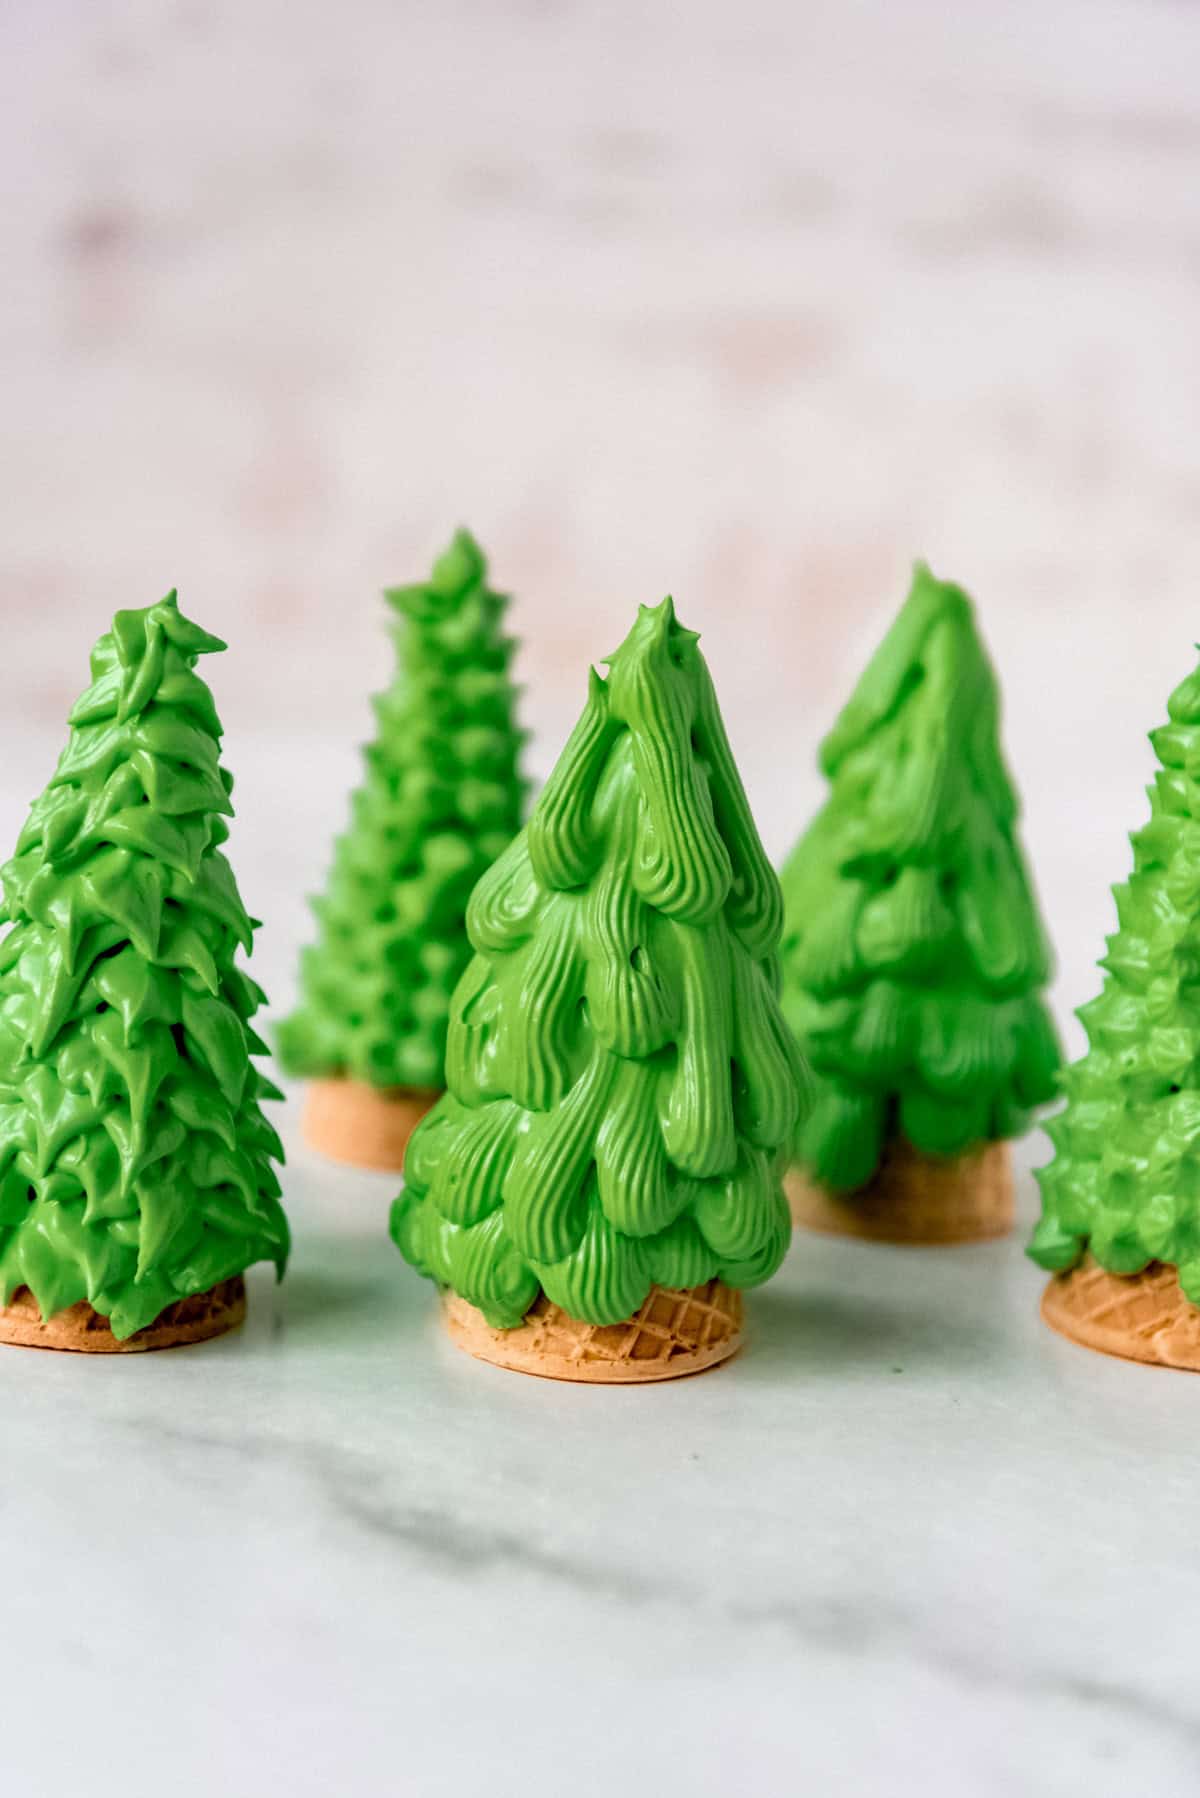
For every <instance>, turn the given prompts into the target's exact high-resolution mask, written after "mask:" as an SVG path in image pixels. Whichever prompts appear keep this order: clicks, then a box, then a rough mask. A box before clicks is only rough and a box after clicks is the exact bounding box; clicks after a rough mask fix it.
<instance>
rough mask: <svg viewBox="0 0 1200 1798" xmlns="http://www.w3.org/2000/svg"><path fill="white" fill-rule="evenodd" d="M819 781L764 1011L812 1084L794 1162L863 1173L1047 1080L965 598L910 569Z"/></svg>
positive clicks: (1027, 941)
mask: <svg viewBox="0 0 1200 1798" xmlns="http://www.w3.org/2000/svg"><path fill="white" fill-rule="evenodd" d="M820 759H821V768H822V770H823V772H824V773H825V774H826V776H827V777H828V779H829V781H830V785H831V791H830V795H829V798H828V800H827V801H826V803H825V805H824V807H823V808H822V810H821V811H820V812H819V813H818V814H817V816H816V818H815V819H814V820H813V822H812V824H811V825H810V827H809V829H808V830H807V832H806V833H805V835H804V836H803V837H802V838H801V840H800V842H799V843H798V844H797V846H796V848H795V850H794V851H793V852H792V855H791V857H790V858H789V860H788V861H787V863H786V865H785V867H784V869H783V875H782V881H783V892H784V901H785V908H786V923H785V929H784V940H783V951H782V958H783V979H784V994H783V1002H784V1010H785V1012H786V1014H787V1017H788V1021H789V1023H790V1024H791V1026H792V1028H793V1029H794V1030H795V1032H796V1034H797V1036H798V1038H799V1040H800V1042H801V1045H802V1046H803V1048H804V1050H805V1052H806V1054H807V1056H808V1058H809V1060H810V1062H811V1063H812V1066H813V1070H814V1073H815V1075H816V1081H817V1092H816V1101H815V1103H814V1105H813V1108H812V1110H811V1112H810V1114H809V1116H808V1118H807V1119H806V1120H805V1121H804V1123H803V1124H802V1126H801V1128H800V1130H799V1131H798V1133H797V1137H796V1143H795V1152H796V1156H797V1159H798V1160H799V1161H800V1162H801V1163H803V1164H804V1165H805V1166H806V1167H807V1168H809V1169H810V1170H811V1171H812V1173H813V1174H814V1175H815V1176H816V1178H817V1179H818V1180H820V1181H821V1182H822V1183H823V1184H824V1185H826V1186H827V1187H829V1188H831V1189H833V1190H834V1191H840V1192H848V1191H852V1190H853V1189H854V1188H856V1187H859V1186H861V1185H863V1184H864V1183H865V1182H866V1181H868V1180H869V1179H870V1178H871V1176H872V1174H873V1173H874V1172H875V1170H876V1168H877V1167H878V1165H879V1160H880V1157H881V1154H882V1152H883V1149H884V1145H885V1143H886V1142H887V1141H888V1140H889V1139H890V1138H891V1137H892V1136H894V1135H896V1134H899V1135H902V1136H903V1137H905V1138H907V1140H908V1141H909V1142H910V1143H911V1144H912V1145H913V1146H914V1147H915V1148H917V1149H920V1150H923V1151H925V1152H926V1153H929V1154H943V1155H953V1154H957V1153H960V1152H961V1151H963V1150H965V1149H967V1148H969V1147H971V1146H972V1145H974V1144H977V1143H980V1142H984V1141H988V1140H995V1139H1000V1138H1004V1137H1011V1136H1017V1135H1019V1134H1021V1132H1022V1131H1023V1130H1025V1129H1026V1128H1027V1126H1028V1122H1029V1119H1030V1115H1031V1113H1032V1112H1033V1110H1034V1109H1035V1108H1036V1107H1038V1106H1040V1105H1042V1104H1043V1103H1045V1102H1046V1101H1047V1100H1049V1099H1051V1098H1052V1097H1053V1096H1054V1094H1055V1092H1056V1090H1057V1077H1058V1069H1059V1063H1060V1053H1059V1046H1058V1038H1057V1035H1056V1032H1055V1029H1054V1025H1053V1023H1052V1022H1051V1019H1050V1016H1049V1013H1048V1011H1047V1009H1046V1007H1045V1004H1044V1002H1043V999H1042V989H1043V988H1044V986H1045V984H1046V981H1047V979H1048V978H1049V972H1050V956H1049V951H1048V947H1047V943H1046V938H1045V934H1044V932H1043V929H1042V925H1041V921H1040V919H1039V916H1038V911H1037V905H1036V902H1035V899H1034V895H1033V890H1032V887H1031V884H1030V880H1029V876H1028V873H1027V871H1026V867H1025V863H1024V858H1023V856H1022V853H1021V848H1020V845H1019V842H1018V837H1017V819H1018V804H1017V798H1016V794H1015V792H1014V790H1013V786H1012V782H1011V780H1010V778H1009V775H1008V772H1007V770H1006V768H1005V765H1004V760H1003V757H1002V754H1001V750H1000V740H999V698H998V693H997V686H996V678H995V675H994V673H993V671H992V668H991V665H990V664H989V662H988V659H987V655H986V653H985V651H984V649H983V645H982V644H981V642H980V640H979V636H978V634H977V631H976V627H975V621H974V617H973V613H972V608H971V603H970V600H969V599H968V598H967V596H966V594H965V593H964V592H962V590H961V589H960V588H958V587H955V586H952V585H950V584H949V583H947V582H944V581H939V580H936V579H935V578H934V576H933V575H932V574H931V573H930V571H929V569H928V568H926V567H925V566H924V565H923V564H918V565H917V568H916V570H915V573H914V576H913V582H912V588H911V590H910V592H909V596H908V599H907V601H906V602H905V605H904V606H903V608H902V610H901V612H900V614H899V616H898V617H897V619H896V621H895V623H894V624H893V626H892V629H891V630H890V632H889V633H888V635H887V637H886V638H885V639H884V641H883V643H882V644H881V645H880V647H879V649H878V650H877V651H876V654H875V655H874V657H873V658H872V660H871V662H870V663H869V664H868V666H867V668H866V670H865V671H864V673H863V675H862V678H861V680H860V681H859V684H858V687H857V688H856V690H855V692H854V694H853V696H852V697H851V699H850V701H849V703H848V704H847V705H846V707H845V709H844V711H843V712H842V714H841V716H840V717H839V718H838V720H837V722H836V724H835V725H834V727H833V729H832V731H831V732H830V733H829V735H828V737H827V738H826V740H825V742H824V744H823V745H822V748H821V758H820Z"/></svg>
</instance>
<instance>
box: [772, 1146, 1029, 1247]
mask: <svg viewBox="0 0 1200 1798" xmlns="http://www.w3.org/2000/svg"><path fill="white" fill-rule="evenodd" d="M786 1186H787V1195H788V1203H789V1204H790V1206H791V1211H792V1221H793V1223H795V1224H798V1225H801V1226H802V1227H804V1228H805V1229H809V1230H820V1231H823V1232H825V1233H826V1234H828V1235H833V1236H859V1237H863V1238H866V1239H867V1240H869V1241H872V1242H901V1243H954V1242H980V1241H986V1240H987V1239H988V1238H990V1237H996V1236H1006V1235H1007V1234H1008V1232H1009V1231H1010V1230H1011V1229H1012V1227H1013V1213H1014V1203H1013V1178H1012V1164H1011V1159H1010V1156H1009V1149H1008V1144H1007V1143H1003V1142H992V1143H985V1144H983V1145H982V1146H981V1147H980V1148H978V1149H973V1150H972V1151H970V1153H968V1154H966V1155H955V1156H951V1157H948V1158H943V1157H939V1156H935V1155H924V1154H922V1153H921V1151H920V1150H919V1149H914V1148H913V1147H912V1146H911V1144H909V1143H906V1142H903V1141H901V1140H896V1141H893V1142H892V1143H891V1144H889V1146H888V1148H887V1150H886V1151H885V1153H884V1158H883V1161H882V1163H881V1165H880V1167H879V1170H878V1172H877V1173H876V1174H875V1175H874V1176H873V1178H872V1179H871V1180H870V1181H869V1182H868V1183H867V1185H866V1186H864V1187H861V1188H860V1189H859V1190H858V1191H857V1192H853V1193H846V1194H834V1193H830V1192H826V1191H825V1190H824V1189H823V1188H822V1187H819V1186H817V1185H815V1184H814V1183H813V1182H812V1181H811V1180H810V1179H809V1178H808V1176H807V1175H806V1174H805V1173H804V1172H803V1171H802V1170H801V1169H799V1168H793V1169H792V1170H791V1172H790V1173H789V1174H788V1177H787V1182H786Z"/></svg>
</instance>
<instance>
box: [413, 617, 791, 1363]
mask: <svg viewBox="0 0 1200 1798" xmlns="http://www.w3.org/2000/svg"><path fill="white" fill-rule="evenodd" d="M608 666H609V676H608V679H607V681H605V680H603V679H601V677H600V676H599V675H597V674H595V673H593V675H592V677H591V681H590V688H589V695H588V702H587V707H586V710H585V711H584V713H583V716H582V717H581V719H580V721H579V723H578V725H577V726H576V729H575V731H574V733H573V734H572V736H571V738H570V739H569V741H568V743H567V746H566V748H565V750H564V751H563V754H562V757H561V758H560V760H559V763H558V766H557V767H556V769H555V771H554V773H553V774H552V775H551V777H550V780H549V782H548V784H547V786H546V788H545V790H544V791H543V793H542V795H541V797H540V799H539V802H538V804H537V807H536V809H535V811H534V814H533V817H532V819H531V820H530V823H529V825H528V827H527V828H526V829H525V830H524V831H522V832H521V834H520V836H519V837H518V838H517V839H516V841H515V842H514V843H513V844H512V846H511V848H509V849H508V851H507V852H506V853H505V854H504V855H503V856H502V857H501V858H500V860H499V861H498V862H497V863H496V865H495V867H493V868H492V869H491V871H490V872H489V873H488V874H487V875H486V877H485V878H484V879H483V880H482V881H481V882H480V884H479V886H478V887H477V888H476V890H475V893H474V895H473V897H472V899H471V905H470V910H469V912H468V919H467V928H468V932H469V935H470V938H471V942H472V944H473V946H474V949H475V952H476V953H475V956H474V959H473V961H472V962H471V965H470V967H469V969H468V971H467V973H466V975H465V976H464V978H463V981H462V984H461V985H460V987H459V989H458V992H457V993H456V995H455V1000H454V1008H453V1017H452V1022H451V1028H450V1041H449V1050H448V1056H447V1083H448V1086H449V1089H450V1090H449V1092H448V1093H447V1094H446V1095H445V1096H444V1097H443V1099H442V1100H441V1101H440V1103H439V1104H438V1105H437V1106H436V1107H435V1108H434V1110H433V1111H432V1112H430V1113H429V1115H428V1116H427V1117H426V1119H425V1120H424V1122H423V1123H422V1124H421V1125H420V1126H419V1128H418V1130H417V1132H416V1134H415V1135H414V1136H413V1139H412V1142H411V1144H410V1147H409V1151H408V1157H407V1161H406V1164H405V1189H404V1192H403V1193H402V1194H401V1196H400V1198H399V1199H398V1200H397V1201H396V1204H395V1206H394V1208H393V1212H392V1234H393V1236H394V1238H395V1240H396V1242H397V1244H398V1246H399V1247H400V1249H401V1252H402V1253H403V1254H404V1255H405V1257H406V1259H407V1260H409V1261H410V1262H411V1263H412V1264H413V1265H414V1266H415V1267H416V1268H418V1269H419V1270H420V1271H421V1272H422V1273H425V1274H428V1275H430V1276H431V1277H432V1278H433V1279H435V1280H437V1281H438V1282H440V1283H441V1284H442V1285H445V1286H449V1287H452V1288H453V1289H454V1290H455V1291H456V1292H458V1293H460V1294H461V1295H462V1296H463V1297H464V1298H466V1299H467V1300H469V1301H470V1302H471V1303H472V1304H474V1305H477V1306H478V1307H479V1308H480V1309H481V1310H482V1311H483V1312H484V1314H485V1316H486V1317H487V1318H488V1320H489V1322H491V1323H492V1324H493V1325H494V1326H496V1327H500V1328H504V1327H509V1326H512V1325H515V1324H517V1323H519V1322H520V1320H521V1318H522V1317H523V1316H524V1314H525V1313H526V1311H527V1310H528V1309H529V1306H530V1305H531V1304H532V1303H533V1301H534V1299H535V1298H536V1296H537V1294H538V1290H539V1288H541V1289H543V1290H544V1291H545V1292H546V1294H547V1295H548V1296H549V1298H550V1299H551V1300H552V1301H553V1302H554V1303H556V1304H558V1305H560V1306H562V1307H563V1309H564V1310H565V1311H567V1312H568V1313H569V1314H570V1315H571V1316H573V1317H576V1318H579V1319H582V1320H583V1321H585V1322H589V1323H596V1324H604V1323H614V1322H619V1321H620V1320H621V1319H623V1318H625V1317H628V1316H629V1315H630V1314H631V1313H632V1312H634V1311H636V1310H637V1308H638V1306H639V1305H640V1304H641V1302H642V1300H643V1299H644V1298H645V1296H646V1294H647V1292H648V1291H649V1288H650V1286H651V1285H652V1284H653V1283H654V1282H658V1283H659V1284H661V1285H665V1286H676V1287H688V1286H695V1285H699V1284H701V1283H703V1282H704V1281H706V1280H709V1279H712V1278H714V1277H716V1276H720V1277H721V1278H722V1279H723V1280H725V1281H727V1282H728V1283H729V1284H730V1285H733V1286H751V1285H754V1284H756V1283H757V1282H759V1281H762V1280H765V1279H767V1277H768V1276H769V1275H770V1274H772V1273H773V1272H774V1271H775V1269H776V1267H777V1266H778V1265H779V1262H780V1260H781V1259H782V1257H783V1254H784V1250H785V1248H786V1246H787V1243H788V1239H789V1235H790V1230H791V1225H790V1220H789V1215H788V1208H787V1204H786V1201H785V1200H784V1197H783V1193H782V1187H781V1178H780V1150H781V1148H782V1147H783V1146H784V1145H786V1143H787V1142H788V1141H789V1138H790V1136H791V1132H792V1130H793V1129H794V1127H795V1122H796V1117H797V1113H798V1110H799V1107H800V1102H801V1085H802V1082H803V1080H804V1078H805V1074H804V1069H803V1063H802V1062H801V1060H800V1058H799V1056H798V1054H797V1051H796V1047H795V1044H794V1041H793V1039H792V1037H791V1034H790V1032H789V1031H788V1029H787V1027H786V1025H785V1023H784V1021H783V1016H782V1013H781V1012H780V1009H779V1004H778V998H777V993H778V970H777V958H776V952H777V948H778V943H779V934H780V928H781V921H782V902H781V896H780V891H779V883H778V880H777V879H776V876H775V874H774V872H773V870H772V868H771V866H770V864H769V863H768V861H767V859H766V856H765V855H764V853H763V849H762V845H761V843H760V842H759V838H758V833H757V831H756V829H755V826H754V822H753V820H752V818H751V816H750V812H749V808H748V806H747V804H746V797H745V794H744V792H743V790H742V784H741V780H740V778H739V776H738V773H737V769H736V767H735V766H734V762H733V757H732V755H731V753H730V749H729V744H728V741H727V739H726V736H725V730H724V726H723V724H722V721H721V716H720V712H719V711H718V708H717V702H716V697H715V695H714V693H713V688H712V683H711V680H710V678H709V674H708V670H707V668H706V666H705V664H704V660H703V657H702V656H701V654H700V652H699V650H698V648H697V639H696V636H695V634H694V633H693V632H691V631H686V630H683V629H682V628H681V627H680V626H679V625H678V624H677V623H676V621H675V616H674V611H673V608H672V605H671V601H670V600H665V601H664V602H663V604H662V605H661V606H658V607H657V608H655V609H653V610H650V609H646V608H643V609H642V611H641V613H640V615H639V617H638V621H637V623H636V625H635V626H634V628H633V630H632V632H631V633H630V635H629V637H628V639H627V640H626V642H625V643H624V645H623V646H622V648H621V649H620V650H618V652H617V654H616V655H615V656H613V657H612V658H611V660H610V662H609V664H608Z"/></svg>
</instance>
